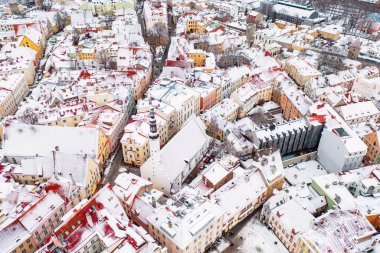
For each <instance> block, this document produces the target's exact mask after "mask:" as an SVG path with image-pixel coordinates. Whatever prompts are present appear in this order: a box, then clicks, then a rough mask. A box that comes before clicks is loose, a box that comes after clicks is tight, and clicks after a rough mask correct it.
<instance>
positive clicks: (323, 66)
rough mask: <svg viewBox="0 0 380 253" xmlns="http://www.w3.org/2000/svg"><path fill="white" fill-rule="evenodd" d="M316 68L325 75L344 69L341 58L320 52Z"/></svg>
mask: <svg viewBox="0 0 380 253" xmlns="http://www.w3.org/2000/svg"><path fill="white" fill-rule="evenodd" d="M317 61H318V70H319V71H321V72H322V73H324V74H325V75H329V74H334V73H336V72H338V71H342V70H344V69H345V65H344V63H343V61H342V59H341V58H340V57H338V56H334V55H330V54H320V55H319V57H318V59H317Z"/></svg>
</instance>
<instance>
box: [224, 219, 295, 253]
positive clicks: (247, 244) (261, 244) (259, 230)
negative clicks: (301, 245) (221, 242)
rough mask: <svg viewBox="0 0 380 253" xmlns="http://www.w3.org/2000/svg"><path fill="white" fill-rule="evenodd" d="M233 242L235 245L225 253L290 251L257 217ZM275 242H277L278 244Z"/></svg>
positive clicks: (250, 221)
mask: <svg viewBox="0 0 380 253" xmlns="http://www.w3.org/2000/svg"><path fill="white" fill-rule="evenodd" d="M231 241H232V243H233V244H234V245H233V247H228V248H227V249H226V250H225V251H223V253H232V252H242V253H243V252H244V253H245V252H257V253H259V252H262V253H288V250H287V249H286V248H285V246H284V245H283V244H282V243H281V242H280V240H279V239H278V238H277V236H276V235H275V234H274V233H273V232H272V230H269V229H268V228H266V226H264V225H263V224H262V223H261V222H260V221H259V220H258V218H257V217H255V216H254V217H252V218H251V219H250V220H249V221H248V223H247V224H245V226H244V227H243V228H242V229H241V230H240V231H239V232H238V233H237V234H236V235H234V238H233V239H232V240H231ZM275 242H277V244H276V243H275Z"/></svg>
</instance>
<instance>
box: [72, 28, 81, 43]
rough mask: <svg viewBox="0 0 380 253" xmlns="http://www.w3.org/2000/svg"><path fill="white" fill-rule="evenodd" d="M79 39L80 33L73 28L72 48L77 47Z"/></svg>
mask: <svg viewBox="0 0 380 253" xmlns="http://www.w3.org/2000/svg"><path fill="white" fill-rule="evenodd" d="M79 39H80V32H79V30H78V29H77V28H74V31H73V46H77V45H78V43H79Z"/></svg>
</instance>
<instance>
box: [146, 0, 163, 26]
mask: <svg viewBox="0 0 380 253" xmlns="http://www.w3.org/2000/svg"><path fill="white" fill-rule="evenodd" d="M144 20H145V26H146V29H147V30H148V31H149V30H150V29H152V27H153V26H154V25H155V24H157V23H162V24H163V25H165V27H166V28H167V27H168V13H167V5H166V1H160V0H148V1H145V2H144Z"/></svg>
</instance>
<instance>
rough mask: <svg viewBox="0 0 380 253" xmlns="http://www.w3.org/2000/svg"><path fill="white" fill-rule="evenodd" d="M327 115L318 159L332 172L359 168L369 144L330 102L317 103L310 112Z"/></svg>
mask: <svg viewBox="0 0 380 253" xmlns="http://www.w3.org/2000/svg"><path fill="white" fill-rule="evenodd" d="M313 113H314V115H320V116H322V117H325V120H326V123H325V126H324V129H323V131H322V136H321V140H320V142H319V146H318V153H317V154H318V161H319V162H320V163H321V165H322V166H323V167H324V168H326V170H327V171H328V172H330V173H337V172H339V171H347V170H352V169H357V168H358V167H359V166H360V164H361V162H362V160H363V158H364V156H365V155H366V153H367V145H366V144H365V143H364V142H363V141H362V140H361V139H360V137H359V136H358V135H357V134H356V133H355V132H354V131H353V130H352V129H351V128H350V127H349V126H348V125H347V123H346V122H345V121H344V120H343V119H342V118H341V117H340V115H339V114H338V113H337V112H336V111H335V110H334V109H333V108H332V107H331V106H330V105H328V104H321V103H316V104H314V105H312V106H311V107H310V114H313Z"/></svg>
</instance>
